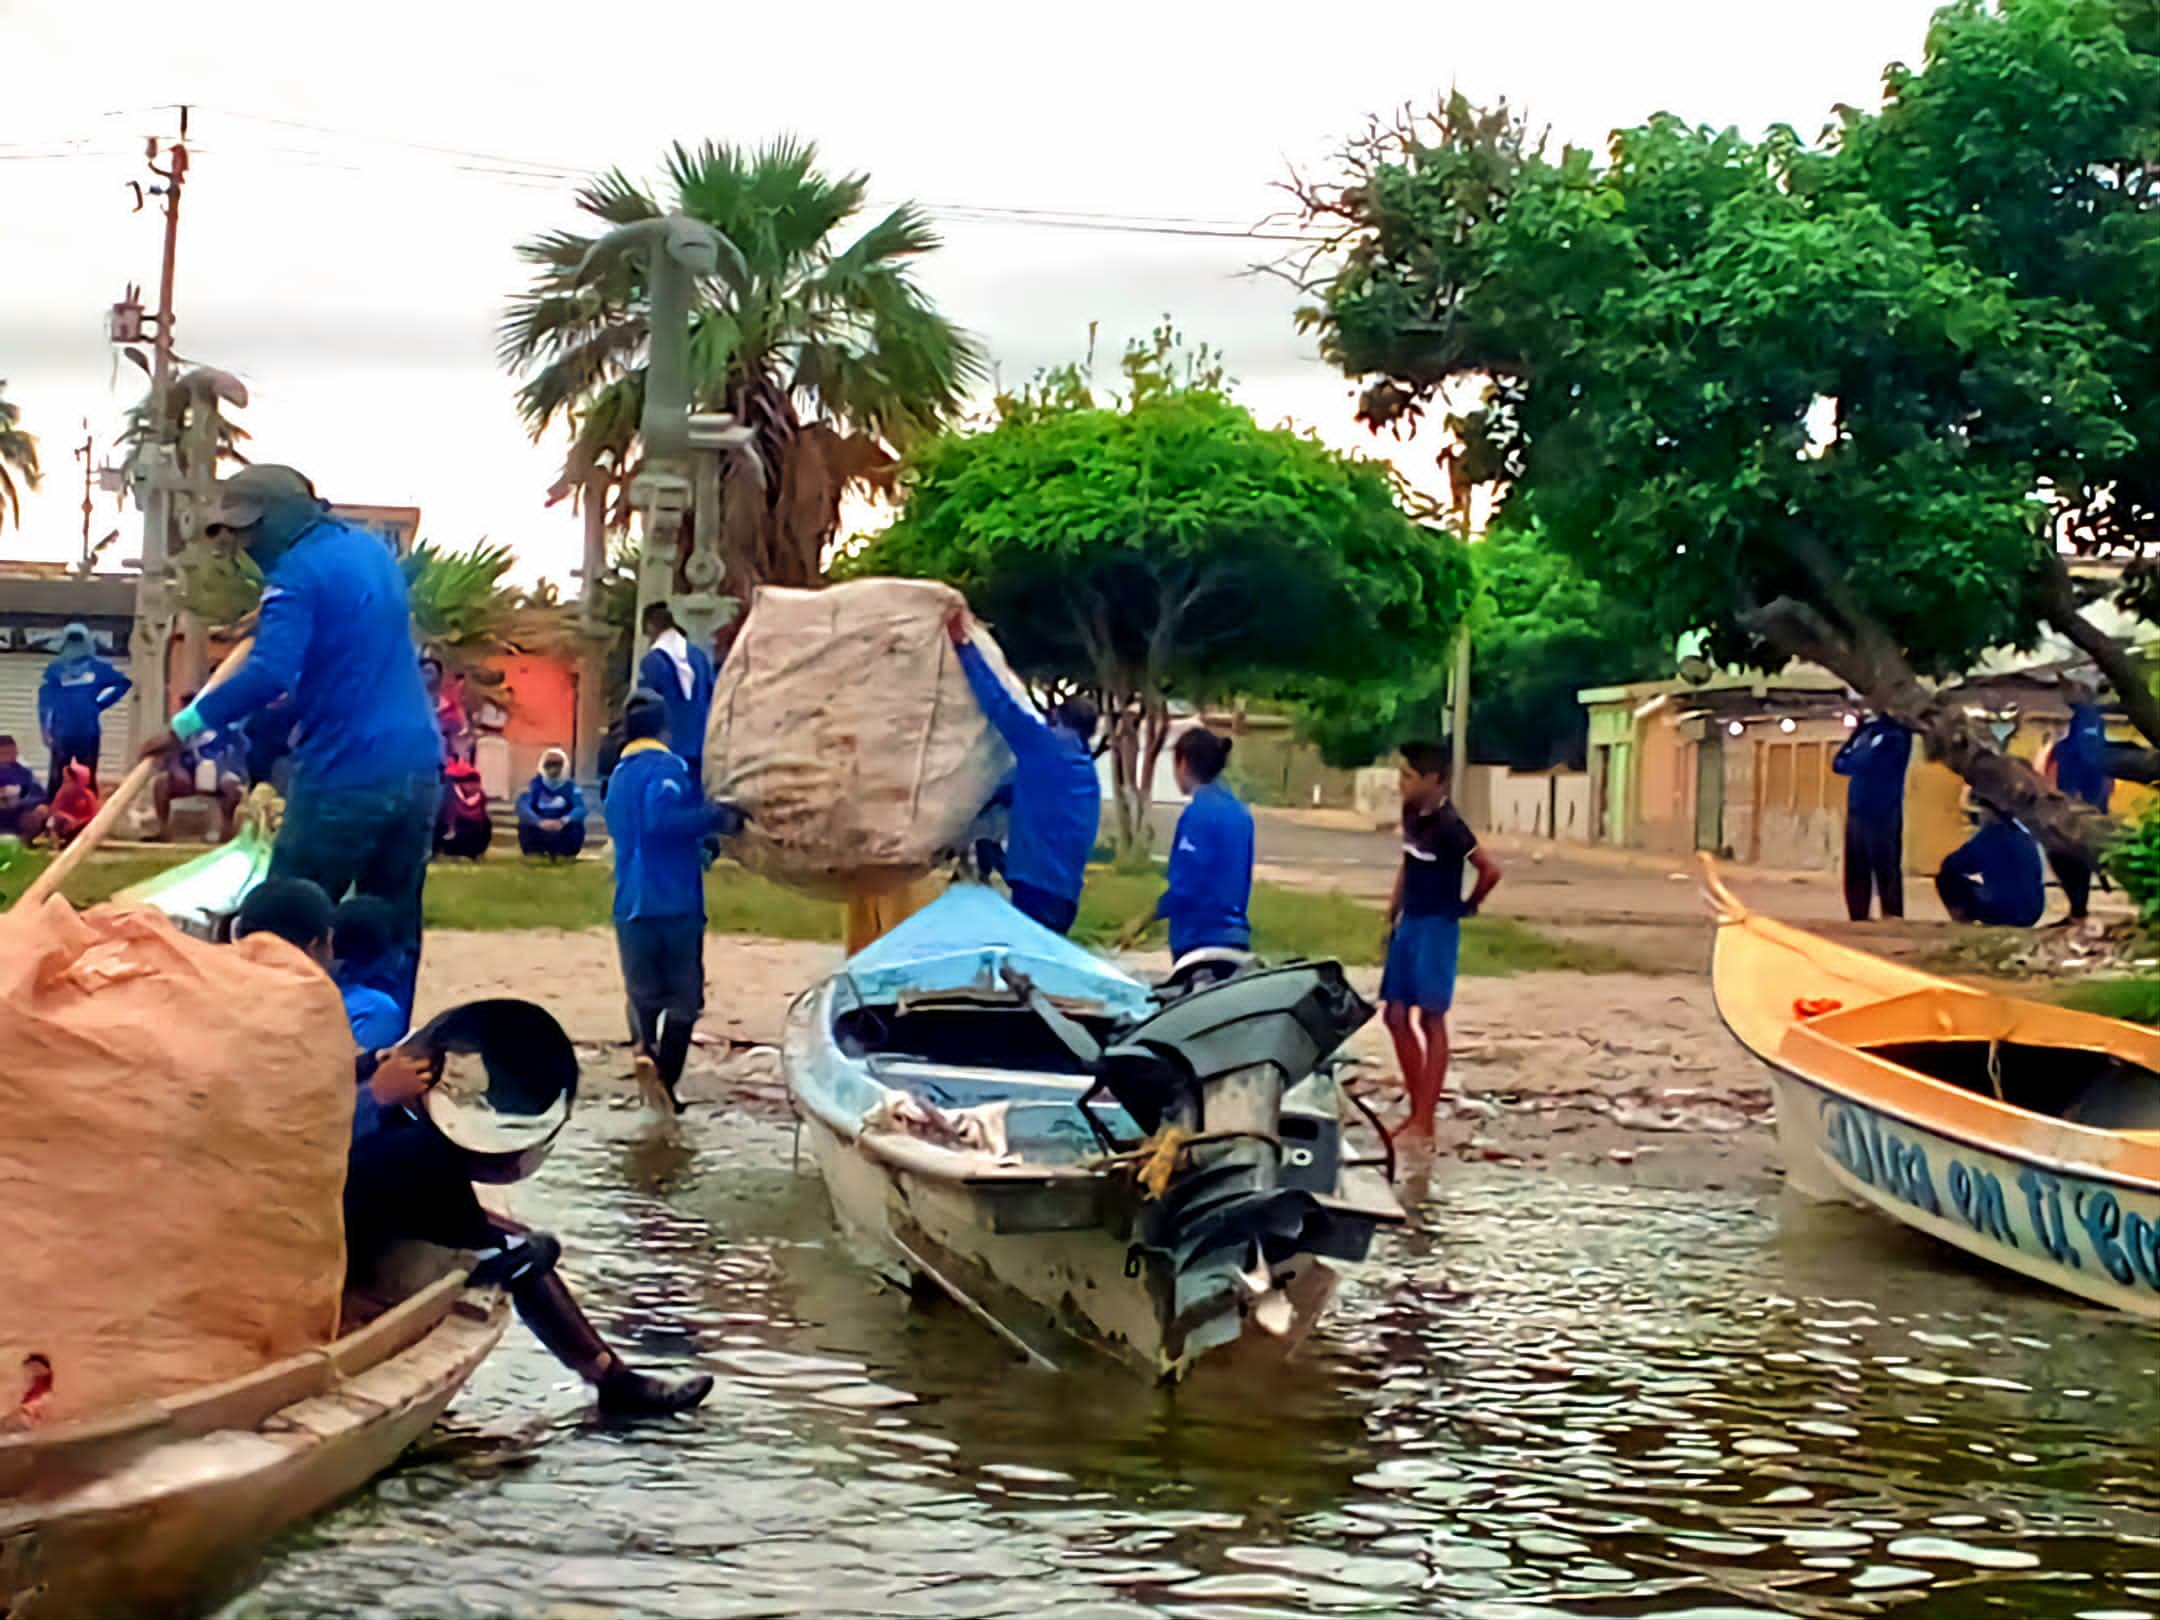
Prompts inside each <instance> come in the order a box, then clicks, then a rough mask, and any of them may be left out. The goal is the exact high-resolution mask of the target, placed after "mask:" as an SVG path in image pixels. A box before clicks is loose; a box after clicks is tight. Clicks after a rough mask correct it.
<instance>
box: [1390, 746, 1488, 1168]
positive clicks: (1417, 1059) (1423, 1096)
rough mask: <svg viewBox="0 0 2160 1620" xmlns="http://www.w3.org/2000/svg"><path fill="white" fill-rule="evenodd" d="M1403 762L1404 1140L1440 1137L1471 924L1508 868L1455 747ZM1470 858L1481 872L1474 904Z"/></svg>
mask: <svg viewBox="0 0 2160 1620" xmlns="http://www.w3.org/2000/svg"><path fill="white" fill-rule="evenodd" d="M1402 760H1403V763H1402V778H1401V780H1402V805H1403V811H1402V840H1403V862H1402V870H1401V871H1399V872H1398V873H1397V874H1396V876H1395V892H1394V894H1393V896H1392V897H1391V898H1390V899H1389V900H1388V913H1387V915H1388V946H1387V965H1386V966H1385V967H1384V968H1383V969H1382V970H1381V975H1380V1000H1381V1003H1382V1007H1383V1012H1382V1016H1383V1018H1384V1020H1385V1022H1386V1024H1387V1031H1388V1034H1389V1036H1390V1037H1391V1038H1392V1039H1393V1040H1394V1042H1395V1056H1396V1059H1397V1060H1398V1061H1399V1062H1400V1063H1401V1064H1402V1072H1403V1090H1404V1092H1405V1093H1406V1094H1407V1095H1408V1096H1409V1099H1410V1112H1409V1116H1408V1118H1407V1119H1406V1120H1405V1121H1404V1122H1403V1126H1402V1130H1401V1134H1402V1136H1404V1137H1406V1138H1426V1139H1430V1137H1431V1136H1432V1134H1433V1125H1434V1118H1435V1115H1436V1114H1437V1112H1438V1110H1439V1104H1440V1098H1441V1096H1442V1095H1443V1094H1444V1093H1445V1092H1446V1090H1447V1072H1448V1022H1447V1021H1448V1011H1449V1009H1450V1008H1452V1007H1453V1006H1454V1004H1455V968H1456V963H1457V960H1458V958H1459V956H1460V954H1461V950H1462V919H1463V918H1465V917H1468V916H1472V915H1475V913H1476V912H1477V909H1478V907H1479V906H1481V905H1483V904H1484V903H1485V897H1486V896H1487V895H1489V894H1491V893H1492V891H1493V886H1494V885H1495V884H1497V883H1498V882H1499V881H1500V863H1499V862H1498V861H1496V860H1494V859H1493V858H1492V856H1491V855H1489V854H1487V853H1486V851H1485V850H1484V849H1482V848H1480V847H1479V845H1478V841H1477V835H1476V834H1475V833H1473V832H1472V831H1471V830H1470V828H1469V826H1468V824H1467V823H1465V822H1464V820H1463V818H1462V816H1461V815H1460V814H1459V813H1458V812H1457V811H1456V809H1455V806H1454V803H1453V802H1452V801H1451V799H1450V798H1449V796H1448V789H1449V778H1450V775H1451V770H1450V766H1449V763H1448V754H1447V750H1446V749H1445V748H1443V747H1441V746H1440V745H1439V744H1438V743H1410V744H1408V745H1407V746H1405V747H1404V749H1403V751H1402ZM1465 862H1468V863H1469V865H1470V866H1471V867H1473V868H1474V869H1475V870H1476V872H1477V886H1476V887H1475V888H1473V889H1472V890H1471V891H1470V897H1469V898H1468V899H1467V900H1466V899H1464V898H1463V865H1464V863H1465Z"/></svg>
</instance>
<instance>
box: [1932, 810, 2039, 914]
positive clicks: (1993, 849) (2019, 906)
mask: <svg viewBox="0 0 2160 1620" xmlns="http://www.w3.org/2000/svg"><path fill="white" fill-rule="evenodd" d="M1970 813H1971V812H1968V814H1970ZM1978 820H1979V823H1980V826H1979V830H1978V831H1977V832H1975V833H1974V834H1973V835H1972V837H1970V838H1968V839H1966V840H1965V842H1964V843H1963V844H1961V845H1959V846H1958V847H1957V848H1956V849H1955V850H1952V851H1951V852H1950V854H1949V855H1948V856H1947V857H1946V858H1945V859H1944V861H1943V863H1942V870H1941V871H1940V872H1939V873H1937V874H1936V877H1935V892H1936V893H1937V894H1938V895H1940V896H1942V903H1943V910H1945V911H1947V912H1949V913H1950V920H1951V921H1952V922H1961V923H1984V924H1987V925H1988V926H1991V927H1997V928H2030V927H2031V926H2032V925H2033V924H2034V923H2036V922H2038V921H2039V920H2040V914H2041V912H2043V911H2045V910H2046V909H2047V877H2046V875H2045V872H2044V870H2043V863H2042V861H2041V858H2040V845H2039V842H2038V841H2037V840H2036V839H2034V837H2033V835H2032V834H2031V833H2030V832H2028V831H2026V829H2025V825H2024V823H2022V822H2020V821H2017V820H2016V819H2014V818H2013V817H2010V816H2006V815H2004V814H2003V813H2002V812H2001V811H1999V810H1996V809H1995V808H1993V807H1992V806H1984V807H1983V808H1982V809H1981V810H1980V811H1979V812H1978Z"/></svg>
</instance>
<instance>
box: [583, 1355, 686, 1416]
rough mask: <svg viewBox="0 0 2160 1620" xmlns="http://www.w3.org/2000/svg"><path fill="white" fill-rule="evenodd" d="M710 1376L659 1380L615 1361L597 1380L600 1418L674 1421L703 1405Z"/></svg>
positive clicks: (653, 1375) (659, 1378) (660, 1378)
mask: <svg viewBox="0 0 2160 1620" xmlns="http://www.w3.org/2000/svg"><path fill="white" fill-rule="evenodd" d="M712 1389H713V1380H712V1374H711V1373H693V1374H691V1375H690V1376H689V1377H687V1378H662V1377H658V1376H656V1375H655V1374H652V1373H641V1372H638V1371H637V1370H635V1369H634V1368H632V1367H630V1366H628V1365H627V1364H626V1363H624V1362H621V1361H617V1362H616V1363H615V1365H614V1366H612V1367H610V1368H609V1369H608V1371H607V1372H606V1373H605V1374H604V1375H602V1377H601V1379H600V1415H601V1416H602V1417H611V1418H660V1417H673V1416H674V1415H675V1414H676V1413H678V1412H688V1411H690V1410H692V1409H693V1408H695V1407H699V1406H702V1405H704V1404H705V1397H706V1396H708V1395H710V1394H711V1393H712Z"/></svg>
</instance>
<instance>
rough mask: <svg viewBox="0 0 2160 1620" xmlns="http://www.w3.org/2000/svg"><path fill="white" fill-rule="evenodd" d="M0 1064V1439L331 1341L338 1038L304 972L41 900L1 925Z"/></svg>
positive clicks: (266, 944) (146, 923)
mask: <svg viewBox="0 0 2160 1620" xmlns="http://www.w3.org/2000/svg"><path fill="white" fill-rule="evenodd" d="M0 1054H5V1056H4V1060H0V1122H4V1123H0V1188H4V1189H6V1191H5V1194H4V1197H0V1392H4V1396H5V1398H4V1399H0V1430H5V1429H7V1428H11V1427H16V1426H18V1425H20V1424H21V1423H23V1422H24V1421H26V1420H27V1421H29V1422H32V1423H35V1424H36V1425H38V1426H43V1425H44V1424H47V1423H51V1422H56V1421H67V1420H70V1419H75V1418H81V1417H87V1416H93V1415H97V1414H100V1413H104V1412H109V1411H111V1410H113V1409H115V1408H118V1407H122V1406H126V1405H129V1404H131V1403H134V1402H137V1401H141V1400H146V1399H151V1398H155V1397H159V1396H167V1395H175V1394H178V1393H180V1392H182V1391H185V1390H188V1389H191V1388H194V1387H196V1386H198V1385H202V1384H209V1383H216V1382H221V1381H223V1380H226V1379H230V1378H238V1377H241V1376H243V1375H245V1374H248V1373H251V1372H254V1371H256V1370H257V1369H259V1368H261V1367H263V1366H266V1365H267V1364H269V1363H270V1362H273V1361H276V1360H278V1359H280V1358H281V1357H285V1356H289V1355H293V1354H296V1353H298V1352H299V1351H302V1350H306V1349H309V1348H311V1347H313V1346H317V1345H322V1344H325V1343H327V1342H329V1340H331V1339H332V1338H334V1337H335V1336H336V1334H337V1326H338V1297H339V1294H340V1293H341V1292H342V1290H343V1287H344V1277H345V1232H344V1215H343V1210H342V1207H341V1206H342V1199H343V1196H344V1188H345V1154H346V1150H347V1148H348V1146H349V1144H350V1142H351V1139H352V1115H353V1043H352V1035H351V1033H350V1031H349V1028H348V1026H347V1024H346V1021H345V1010H344V1007H343V1005H342V1003H341V1001H340V999H339V996H338V992H337V988H336V987H335V986H334V985H333V984H331V982H330V980H329V978H328V977H327V976H326V975H325V974H324V973H323V971H322V970H321V969H320V968H318V967H316V966H315V965H314V964H313V963H311V962H309V961H308V960H306V958H304V957H303V956H302V955H301V954H300V953H299V952H298V951H296V950H294V949H293V948H292V947H291V946H290V945H287V944H285V943H283V942H282V941H279V940H275V939H270V938H267V937H263V938H255V939H249V940H244V941H242V942H241V943H239V944H237V945H209V944H205V943H204V942H202V941H200V940H196V939H191V938H189V937H188V936H187V935H185V934H182V933H181V932H180V931H179V930H178V929H177V928H175V927H174V926H173V925H172V924H171V923H170V922H168V921H167V920H166V919H165V918H164V917H162V916H160V915H158V914H156V913H154V912H150V911H144V910H121V909H115V908H110V907H100V908H97V909H95V910H91V911H88V912H85V913H83V914H82V915H80V916H78V915H76V913H75V911H74V910H73V909H72V908H71V907H70V906H69V905H68V904H67V902H65V901H64V900H59V899H53V900H48V901H47V902H46V903H45V904H44V905H42V906H38V907H35V908H33V909H32V910H31V911H30V912H28V913H21V912H11V913H8V914H6V915H0ZM32 1356H43V1357H44V1358H46V1360H47V1361H48V1362H49V1363H50V1364H51V1368H52V1382H51V1391H50V1394H49V1395H47V1396H45V1397H44V1398H43V1399H42V1400H40V1401H38V1402H37V1403H35V1406H34V1408H33V1410H32V1411H30V1412H28V1413H25V1412H23V1411H22V1410H20V1399H21V1396H20V1391H21V1390H22V1389H23V1387H24V1378H23V1369H24V1367H25V1363H26V1359H27V1358H29V1357H32Z"/></svg>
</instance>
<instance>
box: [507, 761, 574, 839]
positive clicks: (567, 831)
mask: <svg viewBox="0 0 2160 1620" xmlns="http://www.w3.org/2000/svg"><path fill="white" fill-rule="evenodd" d="M585 817H586V811H585V795H584V794H583V793H582V792H580V791H579V790H578V785H577V783H575V782H573V781H571V780H570V756H569V755H568V754H565V753H564V752H563V751H562V750H561V749H560V748H550V749H549V750H548V751H547V752H546V753H544V754H542V755H541V756H540V774H539V775H537V776H535V777H534V778H533V779H532V780H531V781H530V782H528V783H526V784H525V791H524V792H523V793H520V794H519V795H518V800H517V819H518V848H519V849H521V850H523V851H524V852H525V853H526V854H527V855H540V856H544V857H546V858H548V859H550V860H560V861H569V860H575V859H576V858H577V855H578V852H579V851H580V850H582V849H583V848H584V847H585Z"/></svg>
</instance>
